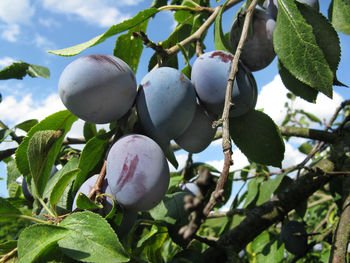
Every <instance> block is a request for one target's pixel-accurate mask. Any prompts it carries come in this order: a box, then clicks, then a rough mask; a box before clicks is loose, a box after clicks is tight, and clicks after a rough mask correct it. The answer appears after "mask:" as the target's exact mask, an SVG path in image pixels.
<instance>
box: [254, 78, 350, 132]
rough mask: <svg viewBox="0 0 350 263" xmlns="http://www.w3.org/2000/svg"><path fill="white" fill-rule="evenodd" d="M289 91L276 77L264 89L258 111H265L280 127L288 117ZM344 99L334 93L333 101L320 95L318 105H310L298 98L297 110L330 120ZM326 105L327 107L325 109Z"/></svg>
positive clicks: (296, 102)
mask: <svg viewBox="0 0 350 263" xmlns="http://www.w3.org/2000/svg"><path fill="white" fill-rule="evenodd" d="M287 93H288V90H287V89H286V88H285V87H284V85H283V82H282V80H281V78H280V76H279V75H277V76H275V78H274V80H273V81H272V82H270V83H269V84H267V85H266V86H264V87H262V89H261V91H260V93H259V96H258V102H257V105H256V107H255V108H256V109H264V112H265V113H266V114H268V115H269V116H270V117H271V118H272V119H273V120H274V121H275V122H276V123H277V124H278V125H280V124H281V123H282V121H283V120H284V118H285V116H286V112H287V111H286V108H285V107H284V104H285V102H286V101H287ZM342 100H343V98H342V97H341V96H340V95H339V94H338V93H336V92H334V93H333V99H330V98H328V97H326V96H325V95H323V94H321V93H320V94H319V95H318V97H317V101H316V103H315V104H314V103H309V102H307V101H305V100H303V99H301V98H299V97H298V98H296V100H295V102H294V108H295V109H303V110H304V111H306V112H310V113H312V114H314V115H316V116H317V117H318V118H320V119H321V120H323V119H329V118H330V117H331V116H332V114H333V113H334V111H335V109H336V107H338V106H339V105H340V103H341V102H342ZM325 105H327V106H326V107H325Z"/></svg>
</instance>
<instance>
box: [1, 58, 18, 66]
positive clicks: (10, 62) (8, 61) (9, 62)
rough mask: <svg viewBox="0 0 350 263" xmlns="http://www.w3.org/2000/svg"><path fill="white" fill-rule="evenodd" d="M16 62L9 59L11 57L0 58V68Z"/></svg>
mask: <svg viewBox="0 0 350 263" xmlns="http://www.w3.org/2000/svg"><path fill="white" fill-rule="evenodd" d="M15 61H16V60H15V59H13V58H11V57H3V58H0V67H6V66H8V65H10V64H12V63H13V62H15Z"/></svg>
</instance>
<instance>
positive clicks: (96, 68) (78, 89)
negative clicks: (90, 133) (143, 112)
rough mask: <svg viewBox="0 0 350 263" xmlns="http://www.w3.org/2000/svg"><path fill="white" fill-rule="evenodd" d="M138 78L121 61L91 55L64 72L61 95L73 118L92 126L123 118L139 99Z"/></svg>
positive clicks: (60, 88)
mask: <svg viewBox="0 0 350 263" xmlns="http://www.w3.org/2000/svg"><path fill="white" fill-rule="evenodd" d="M136 86H137V84H136V80H135V75H134V73H133V72H132V70H131V69H130V67H129V66H128V65H127V64H126V63H125V62H124V61H122V60H121V59H119V58H117V57H115V56H111V55H103V54H96V55H88V56H84V57H80V58H78V59H76V60H74V61H73V62H71V63H70V64H69V65H68V66H67V67H66V68H65V69H64V70H63V72H62V74H61V77H60V80H59V83H58V92H59V96H60V98H61V100H62V102H63V104H64V105H65V106H66V108H67V109H68V110H69V111H70V112H72V113H73V114H74V115H76V116H78V117H79V118H81V119H83V120H84V121H87V122H91V123H98V124H103V123H109V122H112V121H116V120H118V119H120V118H121V117H122V116H123V115H125V114H126V113H127V112H128V110H129V109H130V108H131V107H132V105H133V103H134V100H135V97H136Z"/></svg>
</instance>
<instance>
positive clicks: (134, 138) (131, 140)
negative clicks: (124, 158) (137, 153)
mask: <svg viewBox="0 0 350 263" xmlns="http://www.w3.org/2000/svg"><path fill="white" fill-rule="evenodd" d="M136 139H142V140H145V139H144V137H142V136H140V135H132V136H131V138H130V140H128V141H127V142H126V143H131V142H135V141H136Z"/></svg>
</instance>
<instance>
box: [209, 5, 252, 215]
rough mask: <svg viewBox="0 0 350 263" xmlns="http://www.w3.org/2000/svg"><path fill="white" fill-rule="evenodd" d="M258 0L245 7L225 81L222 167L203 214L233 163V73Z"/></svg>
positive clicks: (212, 203) (212, 201) (215, 199)
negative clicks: (231, 116) (240, 29)
mask: <svg viewBox="0 0 350 263" xmlns="http://www.w3.org/2000/svg"><path fill="white" fill-rule="evenodd" d="M258 2H259V1H258V0H254V1H252V2H251V4H250V6H249V8H248V9H247V13H246V17H245V20H244V24H243V29H242V34H241V38H240V40H239V43H238V47H237V50H236V52H235V55H234V58H233V61H232V65H231V70H230V75H229V79H228V81H227V87H226V95H225V105H224V111H223V113H222V118H221V119H222V121H223V126H222V148H223V152H224V167H223V169H222V172H221V175H220V178H219V180H218V182H217V184H216V189H215V190H214V192H213V193H212V196H211V198H210V200H209V202H208V204H207V205H206V207H205V208H204V211H203V213H204V214H205V215H208V214H209V213H210V211H211V210H212V209H213V207H214V206H215V204H216V201H217V199H218V198H220V196H221V195H219V193H220V192H221V193H222V191H221V190H222V189H223V187H224V185H225V183H226V181H227V177H228V174H229V171H230V167H231V165H232V164H233V161H232V145H231V138H230V132H229V115H230V108H231V97H232V88H233V81H234V79H235V75H236V73H237V71H238V62H239V57H240V55H241V53H242V50H243V46H244V42H245V40H246V38H247V36H248V29H249V24H250V21H251V18H252V15H253V11H254V8H255V6H256V5H257V3H258Z"/></svg>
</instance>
